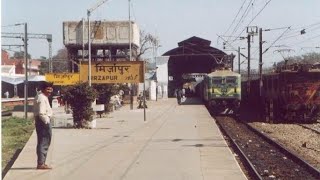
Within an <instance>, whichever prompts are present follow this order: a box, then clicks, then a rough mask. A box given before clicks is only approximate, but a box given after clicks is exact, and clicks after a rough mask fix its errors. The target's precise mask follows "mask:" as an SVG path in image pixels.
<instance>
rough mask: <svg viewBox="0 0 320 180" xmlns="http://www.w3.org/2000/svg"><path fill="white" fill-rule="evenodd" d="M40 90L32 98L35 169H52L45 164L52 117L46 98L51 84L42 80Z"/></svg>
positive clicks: (50, 91)
mask: <svg viewBox="0 0 320 180" xmlns="http://www.w3.org/2000/svg"><path fill="white" fill-rule="evenodd" d="M40 90H41V92H40V93H39V94H38V95H37V96H36V97H35V98H34V103H33V109H34V118H35V125H36V132H37V137H38V142H37V157H38V160H37V163H38V165H37V169H52V168H51V167H50V166H48V165H46V164H45V162H46V158H47V153H48V149H49V146H50V143H51V136H52V130H51V124H50V119H51V118H52V115H53V113H52V109H51V106H50V104H49V100H48V97H49V96H50V95H51V93H52V91H53V88H52V84H51V83H48V82H43V83H42V84H41V85H40Z"/></svg>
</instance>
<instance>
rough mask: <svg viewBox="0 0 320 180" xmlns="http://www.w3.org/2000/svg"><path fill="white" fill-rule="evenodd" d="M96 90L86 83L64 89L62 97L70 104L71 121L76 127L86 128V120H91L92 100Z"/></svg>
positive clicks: (94, 97)
mask: <svg viewBox="0 0 320 180" xmlns="http://www.w3.org/2000/svg"><path fill="white" fill-rule="evenodd" d="M97 95H98V94H97V91H96V90H95V89H94V88H93V87H90V86H89V84H88V83H80V84H76V85H74V86H70V87H68V88H67V89H66V91H65V96H64V99H65V100H66V101H67V102H68V104H70V106H71V109H72V112H73V114H72V115H73V122H74V125H75V127H76V128H87V127H88V121H92V120H93V117H92V115H93V113H94V112H93V109H92V107H91V104H92V102H93V101H94V100H95V99H96V98H97Z"/></svg>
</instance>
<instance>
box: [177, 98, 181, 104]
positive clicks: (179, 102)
mask: <svg viewBox="0 0 320 180" xmlns="http://www.w3.org/2000/svg"><path fill="white" fill-rule="evenodd" d="M177 101H178V104H179V105H180V104H181V97H180V96H178V97H177Z"/></svg>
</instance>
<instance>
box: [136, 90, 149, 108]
mask: <svg viewBox="0 0 320 180" xmlns="http://www.w3.org/2000/svg"><path fill="white" fill-rule="evenodd" d="M137 100H138V103H139V106H138V109H141V108H148V106H147V101H146V100H145V99H144V95H143V92H141V93H140V94H139V95H138V97H137Z"/></svg>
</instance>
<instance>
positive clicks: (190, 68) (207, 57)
mask: <svg viewBox="0 0 320 180" xmlns="http://www.w3.org/2000/svg"><path fill="white" fill-rule="evenodd" d="M210 44H211V41H209V40H206V39H202V38H199V37H196V36H193V37H191V38H188V39H186V40H184V41H181V42H179V43H178V47H177V48H174V49H172V50H169V51H167V52H166V53H164V54H163V56H170V58H169V69H172V70H173V71H174V74H176V73H178V74H181V73H209V72H211V71H212V70H213V69H214V68H216V67H218V66H225V65H226V64H228V63H229V58H228V57H229V56H228V55H227V54H226V53H225V52H223V51H221V50H219V49H217V48H214V47H211V46H210ZM170 67H171V68H170ZM169 71H170V70H169ZM169 74H170V72H169Z"/></svg>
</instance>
